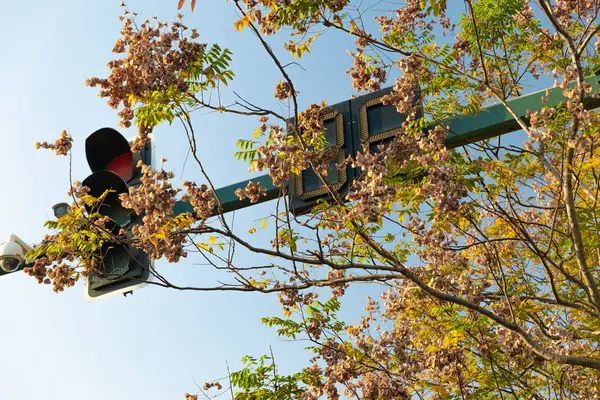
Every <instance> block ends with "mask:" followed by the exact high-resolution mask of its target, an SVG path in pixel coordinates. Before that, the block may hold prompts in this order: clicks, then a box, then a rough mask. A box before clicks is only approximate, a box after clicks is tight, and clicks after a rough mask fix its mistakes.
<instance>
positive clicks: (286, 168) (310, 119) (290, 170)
mask: <svg viewBox="0 0 600 400" xmlns="http://www.w3.org/2000/svg"><path fill="white" fill-rule="evenodd" d="M329 111H330V110H329V108H328V107H327V104H326V103H325V102H323V103H321V104H320V105H317V104H311V105H310V106H309V107H307V108H306V110H304V111H303V112H300V113H299V114H298V121H297V124H296V125H294V126H290V132H289V133H285V132H284V129H283V128H282V127H281V126H279V125H267V124H266V120H263V121H262V122H263V125H262V127H261V130H262V131H263V132H264V131H267V130H268V131H269V140H268V142H267V143H268V144H266V145H264V146H259V147H258V148H257V149H256V151H257V152H258V154H259V157H258V158H257V159H255V160H253V161H252V163H251V166H250V171H252V172H257V171H262V170H264V169H268V170H269V175H270V177H271V179H272V180H273V184H274V185H275V186H278V187H283V186H284V185H285V183H286V182H288V181H289V180H290V179H291V177H292V176H293V175H295V174H296V175H297V174H300V173H301V172H302V171H303V170H305V169H306V168H308V167H309V166H311V164H312V166H313V168H314V169H315V171H317V172H319V173H321V174H323V175H326V174H327V170H328V168H329V165H330V163H331V161H332V160H333V159H334V158H335V155H336V154H337V150H336V149H335V148H325V146H324V145H325V141H324V138H325V136H324V134H323V133H324V119H325V116H326V115H327V113H329ZM296 127H297V128H296Z"/></svg>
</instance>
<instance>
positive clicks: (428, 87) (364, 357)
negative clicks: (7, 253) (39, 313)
mask: <svg viewBox="0 0 600 400" xmlns="http://www.w3.org/2000/svg"><path fill="white" fill-rule="evenodd" d="M195 3H196V2H195V1H192V2H191V3H189V6H191V8H192V10H193V9H194V7H195V6H196V11H198V8H200V7H201V6H200V5H197V4H195ZM368 3H369V2H352V1H349V0H245V1H241V0H233V1H231V2H230V4H231V7H233V8H234V9H235V10H236V12H237V14H238V16H239V19H238V20H237V21H236V22H235V24H234V28H235V29H236V30H239V31H242V30H250V31H251V32H253V33H254V35H255V37H256V40H257V41H258V42H259V43H260V44H261V45H262V46H263V48H264V57H266V58H268V59H270V60H272V62H273V63H274V64H275V66H276V67H277V69H278V70H279V72H280V74H281V81H280V82H279V83H278V84H277V85H276V87H275V88H273V90H274V96H275V98H277V99H279V100H281V101H282V102H284V103H285V104H288V105H289V113H285V114H284V113H282V112H280V111H277V110H272V109H268V108H263V107H261V106H260V105H256V104H252V103H251V102H249V101H246V100H244V99H241V98H240V99H239V101H237V102H236V103H234V104H232V105H227V106H225V105H223V104H221V103H219V102H218V101H216V100H214V99H215V98H216V97H217V96H213V97H211V96H210V94H211V93H213V92H218V91H224V90H230V89H228V85H230V86H231V87H233V86H235V80H234V71H232V70H231V68H230V61H231V58H232V57H233V56H235V55H232V54H231V52H230V51H229V50H228V49H227V48H225V47H222V46H221V45H219V44H216V43H215V44H207V43H201V42H199V41H198V40H197V39H198V32H197V31H196V30H195V29H189V28H188V27H187V26H185V25H184V24H183V22H182V20H181V19H178V20H176V21H174V22H172V23H165V22H161V21H160V20H158V19H156V20H152V21H150V20H146V21H143V22H141V23H140V22H139V21H138V22H136V21H135V17H134V16H133V14H132V13H131V12H130V11H129V10H128V9H127V8H126V7H124V15H123V16H122V17H121V20H122V22H123V29H122V31H121V34H120V36H119V38H118V39H117V41H116V43H115V46H114V48H113V52H114V53H115V60H114V61H112V62H111V63H109V66H108V67H109V69H110V71H109V73H108V76H107V77H106V78H98V77H93V78H90V79H88V80H87V81H86V84H88V85H89V86H91V87H97V88H99V90H100V96H102V97H105V98H106V99H107V101H108V105H109V106H111V107H112V108H114V109H115V110H116V111H117V113H118V116H119V118H120V119H121V124H122V126H124V127H128V126H130V125H132V124H133V125H135V126H137V127H138V130H139V134H138V136H137V138H136V141H135V146H136V147H137V148H139V147H140V146H141V145H142V144H143V143H145V142H147V141H148V140H149V138H150V135H151V133H152V131H153V128H155V127H156V126H158V125H160V124H163V123H165V122H167V123H173V122H177V123H180V124H181V125H182V126H183V127H184V131H185V133H186V134H187V138H188V139H189V147H190V154H191V156H192V158H193V159H194V162H195V163H196V166H197V167H198V169H199V170H200V171H201V172H202V174H203V176H204V179H203V180H202V181H198V182H185V183H184V184H183V185H182V187H176V186H175V185H174V183H173V181H172V178H173V174H172V173H171V172H169V171H165V170H159V171H153V170H152V169H151V168H148V167H146V168H144V170H143V171H144V176H143V179H142V184H141V185H140V186H139V187H137V188H132V189H131V190H130V192H129V193H128V194H125V195H123V196H122V203H123V205H124V206H126V207H128V208H131V209H133V210H134V211H135V212H136V213H137V214H143V215H144V218H143V224H141V225H139V226H137V227H136V228H134V231H133V237H124V236H123V235H119V234H115V233H113V232H111V231H110V230H109V229H106V224H107V222H108V221H107V220H106V218H102V217H101V216H100V215H99V214H98V213H97V212H94V208H95V207H97V206H98V204H100V203H101V201H102V199H101V198H100V199H95V198H92V197H91V196H89V194H88V191H87V188H85V187H84V186H81V184H80V183H78V182H73V184H72V187H71V189H70V193H71V194H72V195H73V204H72V205H71V208H70V212H69V213H68V214H66V215H64V216H63V217H61V218H59V219H57V220H52V221H48V222H47V226H48V227H49V228H51V229H52V230H53V231H52V232H51V233H50V234H49V235H48V236H47V237H46V241H45V242H44V244H43V245H42V246H41V247H40V248H39V249H37V250H35V251H34V252H33V253H32V254H31V255H32V257H35V258H36V261H35V264H34V265H33V266H31V267H29V268H27V270H26V272H27V273H28V274H30V275H32V276H34V277H35V278H37V280H38V281H39V282H40V283H41V282H44V283H46V284H52V285H53V288H54V290H55V291H62V290H64V289H65V288H68V287H71V286H73V285H74V284H75V282H76V281H77V280H78V279H79V278H80V277H82V276H83V277H85V276H87V275H89V274H91V273H94V272H95V268H96V265H97V261H98V257H99V253H98V252H99V249H100V248H101V247H102V246H103V245H104V244H105V243H113V242H115V243H119V242H127V243H131V244H132V245H134V246H135V247H137V248H139V249H142V250H144V251H146V252H147V253H148V254H149V255H150V256H151V257H152V258H154V259H160V258H165V259H166V260H168V261H170V262H182V258H185V257H186V256H187V254H188V252H189V251H195V252H200V253H202V254H203V256H204V257H205V258H206V260H209V262H210V263H211V264H212V265H213V267H214V268H216V269H218V270H221V271H226V272H227V273H228V276H229V277H230V278H231V279H230V281H229V282H227V283H224V284H221V283H218V282H207V284H206V285H205V286H202V287H181V286H178V285H176V284H173V283H172V282H169V281H168V280H167V279H166V278H164V277H163V276H161V275H159V274H158V273H156V274H157V279H156V280H155V282H153V284H155V285H159V286H164V287H166V288H173V289H181V290H231V291H246V292H264V293H269V292H277V293H278V296H279V301H280V303H281V305H282V307H283V316H275V317H269V316H266V317H265V318H264V320H263V323H265V324H267V325H268V326H272V327H274V328H275V329H277V331H278V333H279V334H280V335H281V336H284V337H288V338H291V339H300V338H302V339H307V340H308V341H309V342H310V343H311V350H312V352H313V356H314V357H313V359H312V362H311V365H308V366H307V367H306V368H305V369H304V370H302V371H300V372H298V373H296V374H294V375H289V376H284V375H281V374H280V373H279V372H278V370H277V368H276V364H275V362H274V359H275V357H274V356H273V355H271V356H269V357H266V356H265V357H262V358H253V357H247V358H246V359H245V362H246V368H245V369H243V370H241V371H238V372H235V373H232V374H231V375H230V376H229V380H230V383H231V384H232V385H233V386H234V387H235V388H236V390H237V392H236V393H235V398H236V399H290V398H298V399H316V398H320V397H326V398H329V399H337V398H340V397H342V396H343V397H346V398H357V399H358V398H361V399H362V398H364V399H412V398H431V399H455V398H456V399H464V398H476V399H486V398H490V399H497V398H506V399H508V398H515V399H548V398H556V399H559V398H560V399H562V398H580V399H592V398H598V397H599V396H600V350H599V348H598V347H599V345H600V289H599V283H600V270H599V263H600V235H599V230H600V219H599V218H600V210H598V201H599V200H600V198H599V191H600V158H599V153H597V152H596V145H597V144H600V124H599V121H598V117H599V116H598V112H597V111H595V110H588V109H587V108H586V107H585V104H586V102H588V101H589V99H590V98H595V97H597V96H598V94H597V93H593V92H592V90H591V86H590V84H589V83H588V82H587V81H586V80H585V78H586V77H588V76H592V75H594V74H595V73H596V71H597V70H598V69H599V68H600V57H598V54H597V50H598V46H600V41H599V31H600V25H599V24H598V12H599V11H600V2H598V1H597V0H555V1H550V0H532V1H529V0H477V1H476V0H464V1H456V2H452V3H451V4H450V2H447V1H446V0H408V1H406V3H405V4H402V5H394V4H392V3H387V2H379V3H377V7H376V9H377V10H378V11H377V13H376V14H377V15H376V17H375V25H374V24H373V22H372V21H365V20H364V18H363V17H364V15H366V14H365V13H366V11H367V10H368V9H369V8H370V7H372V6H373V4H368ZM185 5H186V2H185V0H182V1H179V3H178V4H177V5H176V4H174V7H176V6H178V7H179V8H182V7H185ZM449 7H461V10H463V12H461V13H455V12H453V13H451V12H450V10H449ZM453 10H454V11H455V10H456V9H453ZM456 15H458V16H456ZM373 26H375V29H373ZM328 31H337V32H340V33H343V34H345V35H349V36H350V37H352V38H354V39H355V40H356V48H355V49H353V50H352V51H349V55H350V58H349V61H348V64H349V70H348V75H349V77H350V79H351V84H352V86H353V88H354V89H355V90H356V92H357V94H360V93H367V92H372V91H377V90H379V89H381V88H383V87H385V86H390V85H393V89H392V90H391V92H390V93H389V94H387V95H386V96H385V98H384V100H383V101H384V103H385V104H391V105H393V106H395V107H396V109H397V111H398V112H399V113H402V114H405V115H406V120H405V122H404V123H403V125H402V127H401V129H400V130H399V132H398V133H397V134H396V135H395V136H394V137H393V138H392V139H390V140H389V141H388V142H386V143H385V145H382V146H379V147H378V148H376V149H371V148H369V147H368V146H366V147H365V148H364V149H363V151H361V152H359V153H358V154H357V155H356V157H349V158H347V159H344V160H341V161H338V162H337V167H338V168H343V167H345V166H346V165H351V166H353V167H354V168H359V169H360V171H361V176H360V179H357V180H356V181H355V182H353V184H352V185H351V187H350V189H349V190H348V192H347V193H341V194H340V193H338V192H337V191H336V189H335V188H333V187H332V186H331V185H327V184H326V183H327V179H326V177H327V174H328V169H329V166H330V164H331V162H332V160H334V159H335V157H336V152H335V151H331V149H330V148H328V146H327V140H326V135H325V128H324V123H323V120H324V116H325V115H326V114H327V113H328V112H329V111H330V110H329V109H328V105H327V104H326V103H324V102H317V103H315V104H312V105H310V106H309V107H307V108H306V109H304V110H301V109H300V108H299V106H298V95H299V91H300V90H299V88H298V87H296V85H295V83H294V81H293V80H292V79H291V78H290V75H289V74H288V68H290V64H289V63H288V61H286V60H287V58H294V59H296V61H298V62H300V63H301V62H302V59H303V58H304V57H310V55H309V54H308V53H309V52H310V48H311V46H312V45H313V44H314V43H315V42H316V41H318V40H320V38H321V37H322V36H324V35H325V34H327V32H328ZM273 36H274V37H279V36H283V37H285V38H286V41H285V44H284V46H283V47H284V48H283V49H279V48H273V47H271V46H270V45H269V43H268V41H269V39H270V37H273ZM288 36H289V40H288ZM544 79H546V80H547V81H548V82H549V85H550V86H551V85H554V87H559V88H561V90H562V94H563V95H564V101H563V102H561V103H560V104H559V105H558V106H556V107H544V108H542V109H541V110H532V111H531V112H530V113H528V115H527V116H526V117H525V118H523V117H522V116H520V115H519V114H518V113H517V112H516V111H515V110H514V109H513V107H512V106H511V105H510V103H509V101H510V99H512V98H515V97H519V96H521V95H523V94H526V93H529V92H531V91H532V88H533V87H535V85H536V82H538V81H540V80H542V81H543V80H544ZM415 93H418V96H415ZM496 103H499V104H502V105H503V106H504V107H505V108H506V110H507V112H508V113H509V114H510V115H511V116H512V117H513V118H514V120H515V121H516V123H518V125H519V127H520V128H521V129H522V132H521V133H520V134H518V135H517V137H518V138H519V140H514V138H513V139H509V138H508V137H503V136H500V137H497V138H493V139H486V140H481V141H475V142H473V143H469V144H466V145H464V146H461V147H458V148H449V147H448V146H446V139H447V138H448V136H449V135H451V133H452V132H450V131H449V128H448V126H447V124H446V123H445V121H448V120H449V119H451V118H455V117H458V116H466V115H471V114H473V113H476V112H478V111H480V110H481V109H482V108H483V107H486V106H488V105H490V104H496ZM206 109H208V110H216V111H219V112H221V113H222V114H223V117H224V118H226V117H227V116H228V115H229V114H236V115H243V116H246V117H247V118H248V119H249V120H252V121H254V123H255V124H256V129H255V130H254V132H248V133H247V135H245V136H243V137H241V138H240V141H239V146H240V151H239V153H238V154H237V157H238V158H240V159H243V160H245V161H247V162H248V164H249V168H250V169H251V170H252V171H256V172H259V171H265V172H266V173H268V174H269V175H270V177H271V179H272V181H273V183H274V184H275V185H276V186H278V187H279V188H280V189H281V196H280V197H279V199H278V200H277V202H276V204H274V205H273V213H272V214H271V215H269V216H267V217H266V218H265V220H264V224H263V227H262V229H265V230H272V240H271V241H270V243H261V242H259V241H252V240H249V239H247V238H246V236H244V235H240V233H239V228H236V229H234V228H233V227H232V226H231V224H230V223H228V222H227V220H226V219H225V218H223V216H222V215H220V213H217V215H216V216H213V214H214V212H213V210H214V209H216V210H220V209H221V205H220V201H219V199H218V198H215V197H214V193H215V188H214V187H213V185H212V183H211V180H210V177H209V176H208V175H206V174H205V173H204V171H205V170H204V167H203V164H202V160H201V159H200V157H199V156H198V146H199V145H200V143H201V138H199V137H197V135H196V134H195V130H194V127H195V125H194V123H195V122H194V121H195V115H196V112H197V111H198V110H206ZM507 136H510V135H507ZM597 141H598V142H599V143H596V142H597ZM39 146H42V147H46V148H51V149H54V150H56V152H57V154H67V153H68V150H69V148H70V136H69V135H67V134H66V133H63V135H62V136H61V138H60V139H59V140H58V142H56V143H55V144H48V143H42V144H39ZM309 167H310V168H312V169H313V170H314V171H315V173H316V174H317V175H318V176H319V177H320V179H321V180H322V182H323V183H324V185H325V189H326V191H327V192H328V194H329V199H328V200H327V201H321V202H320V203H319V204H318V206H317V207H315V208H314V209H313V210H311V212H310V213H308V214H306V215H303V216H299V217H295V216H293V215H291V214H290V213H289V212H288V211H289V204H288V199H287V197H286V193H287V182H289V181H290V180H292V179H294V176H295V175H298V174H300V173H301V171H303V170H305V169H306V168H309ZM263 193H264V188H262V187H261V186H260V185H259V184H256V183H252V182H251V183H249V184H248V186H247V187H246V188H245V189H243V190H240V191H238V195H239V196H240V198H249V199H250V201H253V202H255V201H257V200H258V199H260V197H261V196H262V195H263ZM179 198H183V199H184V200H186V201H188V202H189V203H190V204H191V205H192V206H193V207H194V212H193V213H186V214H181V215H174V214H173V211H172V209H173V205H174V203H175V201H176V199H179ZM85 206H87V207H88V209H91V210H92V211H90V212H88V211H86V207H85ZM267 222H268V224H267ZM253 229H254V228H253ZM235 247H238V248H245V249H247V250H249V251H251V252H254V253H257V254H262V255H266V256H269V257H270V263H268V264H267V265H255V264H252V263H248V261H247V260H245V259H243V258H241V259H240V258H236V257H235V251H231V249H232V248H235ZM361 282H363V283H364V282H368V283H370V284H372V285H379V286H380V287H381V296H380V297H379V298H369V299H367V302H366V307H365V310H364V315H363V316H362V318H361V319H360V322H359V323H356V324H346V323H344V322H343V321H341V320H340V319H339V318H338V316H337V313H338V311H339V307H340V303H341V302H343V297H344V295H345V290H346V288H348V286H349V285H353V284H356V283H361ZM315 288H322V289H320V290H315ZM206 389H207V391H208V393H212V391H216V392H218V393H221V392H222V391H223V390H224V389H223V386H222V385H221V384H220V383H218V384H217V383H211V384H207V387H206ZM225 390H226V389H225ZM218 393H217V394H218ZM232 393H233V392H232ZM195 396H197V395H187V397H188V398H190V399H192V398H196V397H195ZM207 396H210V395H207Z"/></svg>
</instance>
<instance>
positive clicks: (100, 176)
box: [83, 170, 133, 228]
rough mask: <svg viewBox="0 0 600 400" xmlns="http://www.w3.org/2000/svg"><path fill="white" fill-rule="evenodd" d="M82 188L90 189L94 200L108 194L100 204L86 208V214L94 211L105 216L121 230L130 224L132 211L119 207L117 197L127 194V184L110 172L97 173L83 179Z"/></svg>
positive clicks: (119, 201)
mask: <svg viewBox="0 0 600 400" xmlns="http://www.w3.org/2000/svg"><path fill="white" fill-rule="evenodd" d="M83 186H87V187H89V188H90V193H89V194H90V195H92V196H93V197H95V198H99V197H100V196H102V195H103V194H104V192H106V191H107V190H110V192H109V193H108V194H107V195H106V197H105V198H104V199H103V200H102V202H101V203H100V204H99V205H98V206H96V207H93V206H86V209H87V211H88V212H90V211H92V210H93V209H95V210H96V211H98V212H99V213H100V214H102V215H107V216H108V217H109V218H110V219H111V220H113V222H114V223H115V224H117V225H118V226H120V227H121V228H124V227H126V226H127V225H129V224H130V223H131V216H132V213H133V211H132V210H130V209H128V208H125V207H123V206H122V205H121V200H120V199H119V195H121V194H122V193H128V189H127V184H126V183H125V182H124V181H123V179H121V178H120V177H119V175H117V174H115V173H114V172H111V171H107V170H105V171H98V172H94V173H93V174H92V175H90V176H88V177H87V178H85V180H84V181H83Z"/></svg>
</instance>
